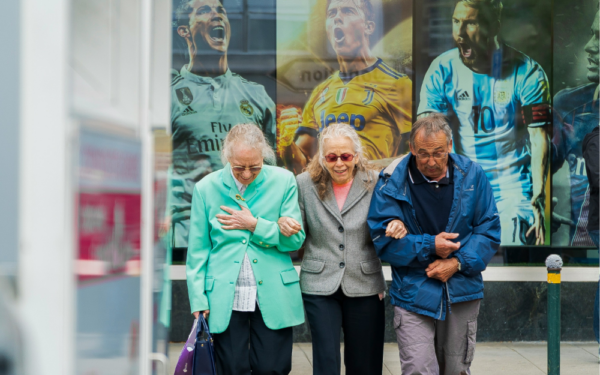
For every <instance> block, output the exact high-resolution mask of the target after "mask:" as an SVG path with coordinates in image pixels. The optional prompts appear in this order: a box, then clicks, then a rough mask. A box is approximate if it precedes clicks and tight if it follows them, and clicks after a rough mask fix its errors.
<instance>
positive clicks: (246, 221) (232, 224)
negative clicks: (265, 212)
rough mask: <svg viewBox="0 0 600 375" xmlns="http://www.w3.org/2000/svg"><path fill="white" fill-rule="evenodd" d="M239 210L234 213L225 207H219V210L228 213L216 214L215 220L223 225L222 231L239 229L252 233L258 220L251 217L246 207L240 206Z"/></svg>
mask: <svg viewBox="0 0 600 375" xmlns="http://www.w3.org/2000/svg"><path fill="white" fill-rule="evenodd" d="M240 208H241V209H242V210H241V211H236V210H234V209H232V208H229V207H227V206H221V209H222V210H223V211H225V212H227V213H229V215H224V214H217V220H219V223H221V224H223V226H222V228H223V229H227V230H231V229H241V230H249V231H250V232H254V229H256V224H257V223H258V219H256V218H255V217H254V216H252V212H250V210H249V209H247V208H246V207H244V206H240Z"/></svg>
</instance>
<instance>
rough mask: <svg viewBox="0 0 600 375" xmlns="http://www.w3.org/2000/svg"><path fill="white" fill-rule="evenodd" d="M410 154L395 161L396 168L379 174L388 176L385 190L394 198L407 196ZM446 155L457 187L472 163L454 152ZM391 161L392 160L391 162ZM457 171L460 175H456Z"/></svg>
mask: <svg viewBox="0 0 600 375" xmlns="http://www.w3.org/2000/svg"><path fill="white" fill-rule="evenodd" d="M411 156H412V154H411V153H410V152H409V153H408V154H407V155H406V157H402V158H401V160H400V162H399V163H397V165H396V168H395V169H394V170H393V172H392V173H391V174H390V173H389V172H390V170H389V169H388V168H386V169H384V170H383V171H382V172H381V176H382V177H385V176H387V178H389V182H388V183H387V184H386V187H385V190H386V191H388V192H389V193H390V194H392V195H393V196H394V197H395V198H402V197H404V198H405V199H408V198H407V190H408V186H407V185H406V184H407V182H408V165H409V163H410V159H411V158H410V157H411ZM448 156H449V157H450V159H452V165H453V168H452V171H453V172H454V184H455V189H459V188H460V185H461V183H462V178H463V177H464V176H465V175H466V174H467V171H468V170H469V167H470V166H471V164H472V163H473V162H472V161H471V160H469V159H468V158H466V157H464V156H461V155H457V154H455V153H449V154H448ZM392 163H393V162H392ZM457 173H458V174H459V175H460V176H458V175H457Z"/></svg>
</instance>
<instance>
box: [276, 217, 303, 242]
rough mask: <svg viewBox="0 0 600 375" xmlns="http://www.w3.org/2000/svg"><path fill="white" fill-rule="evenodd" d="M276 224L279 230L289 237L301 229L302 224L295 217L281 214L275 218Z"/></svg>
mask: <svg viewBox="0 0 600 375" xmlns="http://www.w3.org/2000/svg"><path fill="white" fill-rule="evenodd" d="M277 224H278V225H279V231H280V232H281V234H283V235H284V236H286V237H290V236H291V235H294V234H296V233H298V232H300V230H301V229H302V225H300V223H299V222H297V221H296V220H295V219H292V218H291V217H287V216H282V217H280V218H279V220H277Z"/></svg>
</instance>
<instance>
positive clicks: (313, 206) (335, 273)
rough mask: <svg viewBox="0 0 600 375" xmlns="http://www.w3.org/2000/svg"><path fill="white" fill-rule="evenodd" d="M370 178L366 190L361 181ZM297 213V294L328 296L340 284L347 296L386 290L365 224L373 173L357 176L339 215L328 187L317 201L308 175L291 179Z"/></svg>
mask: <svg viewBox="0 0 600 375" xmlns="http://www.w3.org/2000/svg"><path fill="white" fill-rule="evenodd" d="M369 180H371V181H372V182H371V188H370V189H368V188H367V185H366V184H365V182H367V181H369ZM296 181H297V182H298V201H299V205H300V211H301V212H302V220H303V227H304V231H305V233H306V240H305V241H304V259H303V261H302V271H301V272H300V288H301V289H302V293H307V294H317V295H330V294H333V293H334V292H335V291H336V290H337V289H338V288H339V287H340V285H341V287H342V290H343V292H344V294H345V295H347V296H349V297H365V296H371V295H375V294H378V293H381V292H383V291H384V290H385V289H386V284H385V279H384V277H383V271H382V269H381V261H380V260H379V258H378V257H377V254H376V253H375V248H374V247H373V241H371V236H370V234H369V227H368V226H367V214H368V212H369V205H370V203H371V195H372V194H373V187H374V186H375V182H377V174H376V173H374V172H372V173H371V172H369V173H367V172H361V171H359V172H357V173H356V176H355V177H354V181H353V182H352V187H351V188H350V191H349V193H348V197H347V198H346V202H345V203H344V207H342V211H341V212H340V210H339V208H338V205H337V202H336V200H335V196H334V194H333V189H331V190H330V191H329V192H328V194H327V196H326V197H325V199H324V200H323V201H322V200H321V199H320V198H319V195H318V193H317V188H316V186H315V184H314V183H313V181H312V179H311V178H310V175H309V174H308V172H304V173H302V174H300V175H299V176H297V177H296Z"/></svg>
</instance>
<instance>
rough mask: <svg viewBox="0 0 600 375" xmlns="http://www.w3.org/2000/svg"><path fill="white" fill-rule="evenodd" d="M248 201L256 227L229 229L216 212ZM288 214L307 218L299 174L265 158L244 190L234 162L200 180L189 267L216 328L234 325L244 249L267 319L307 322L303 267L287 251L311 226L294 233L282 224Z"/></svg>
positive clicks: (274, 325)
mask: <svg viewBox="0 0 600 375" xmlns="http://www.w3.org/2000/svg"><path fill="white" fill-rule="evenodd" d="M222 205H223V206H227V207H231V208H233V209H236V210H239V209H240V207H239V205H242V206H245V207H247V208H248V209H249V210H250V212H252V214H253V215H254V217H256V218H258V223H257V225H256V229H255V230H254V233H252V232H250V231H248V230H225V229H222V228H221V223H219V222H218V221H217V218H216V215H217V214H219V213H223V214H226V212H225V211H223V210H221V209H220V208H219V207H220V206H222ZM282 216H288V217H292V218H294V219H296V220H297V221H298V222H299V223H302V215H301V213H300V208H299V207H298V192H297V187H296V179H295V178H294V175H293V174H292V173H291V172H289V171H287V170H285V169H283V168H279V167H272V166H267V165H265V166H263V168H262V170H261V172H260V174H259V175H258V176H257V177H256V179H255V180H254V181H253V182H252V183H251V184H250V185H248V187H247V188H246V191H245V193H244V196H243V197H241V196H240V195H239V191H238V188H237V186H236V184H235V181H234V179H233V176H232V175H231V166H230V165H229V164H227V165H226V166H225V167H224V168H223V169H221V170H219V171H216V172H213V173H211V174H209V175H208V176H206V177H204V178H203V179H202V180H200V182H198V183H197V184H196V186H195V187H194V193H193V197H192V213H191V218H190V232H189V240H188V253H187V264H186V275H187V285H188V294H189V298H190V306H191V309H192V312H195V311H203V310H208V309H210V316H209V321H208V323H209V325H210V330H211V332H212V333H221V332H223V331H225V330H226V329H227V327H228V326H229V320H230V319H231V312H232V309H233V298H234V293H235V284H236V281H237V278H238V275H239V273H240V268H241V265H242V261H243V260H244V254H245V253H248V257H249V259H250V262H251V264H252V270H253V271H254V277H255V278H256V284H257V285H256V287H257V297H258V303H259V305H260V310H261V313H262V316H263V319H264V322H265V324H266V326H267V327H269V328H270V329H281V328H286V327H291V326H295V325H298V324H302V323H304V309H303V305H302V295H301V292H300V285H299V282H298V281H299V278H298V273H297V272H296V270H295V269H294V265H293V264H292V261H291V259H290V255H289V254H288V252H290V251H295V250H298V249H299V248H300V246H302V243H303V242H304V238H305V234H304V229H303V230H301V231H300V232H298V233H297V234H295V235H293V236H291V237H285V236H284V235H282V234H281V233H280V232H279V226H278V225H277V220H278V219H279V218H280V217H282Z"/></svg>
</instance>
